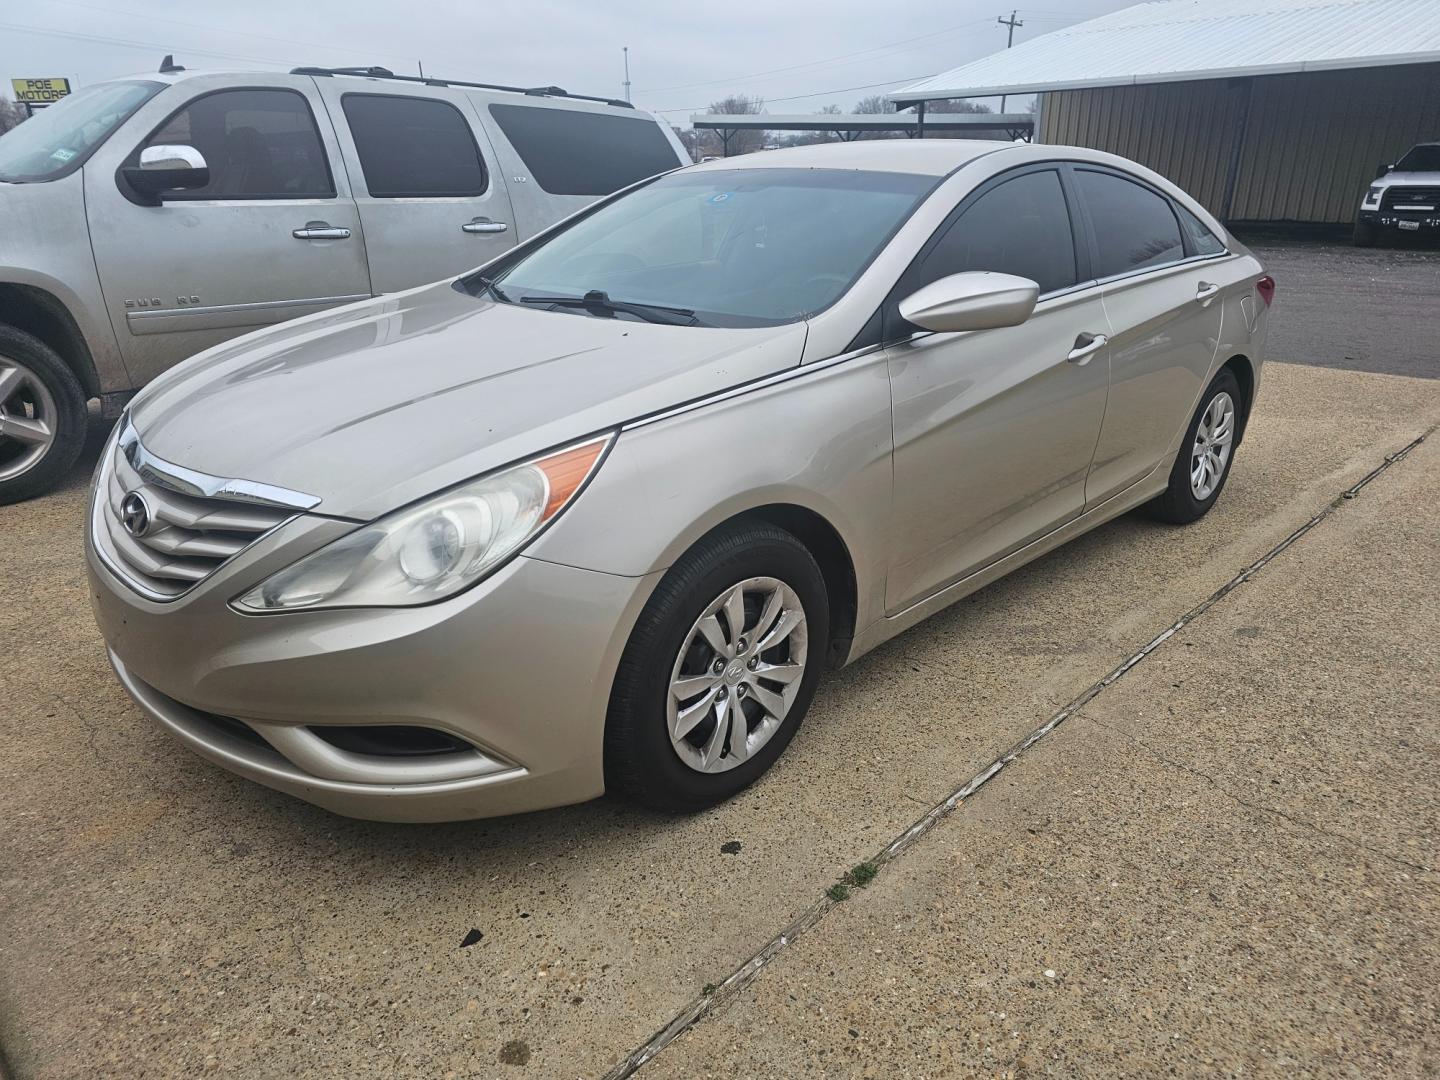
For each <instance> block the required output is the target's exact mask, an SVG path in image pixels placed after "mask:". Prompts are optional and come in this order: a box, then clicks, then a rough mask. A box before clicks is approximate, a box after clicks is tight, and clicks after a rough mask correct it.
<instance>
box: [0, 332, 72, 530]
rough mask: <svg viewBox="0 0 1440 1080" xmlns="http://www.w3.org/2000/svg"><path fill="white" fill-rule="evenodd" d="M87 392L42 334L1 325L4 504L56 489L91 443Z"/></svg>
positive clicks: (0, 490) (0, 486)
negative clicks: (87, 432) (87, 440)
mask: <svg viewBox="0 0 1440 1080" xmlns="http://www.w3.org/2000/svg"><path fill="white" fill-rule="evenodd" d="M85 420H86V411H85V392H84V390H82V389H81V387H80V381H79V380H78V379H77V378H75V373H74V372H73V371H71V370H70V369H69V368H68V367H66V366H65V362H64V361H63V360H61V359H60V357H59V356H58V355H56V353H55V350H53V349H51V348H50V347H49V346H48V345H46V344H45V343H44V342H43V341H41V340H40V339H39V338H37V337H34V336H33V335H31V334H27V333H25V332H24V331H23V330H16V329H15V328H14V327H11V326H0V505H4V504H6V503H13V502H19V501H20V500H21V499H29V498H31V497H33V496H35V495H39V494H41V493H42V492H45V491H48V490H49V489H50V488H52V487H54V486H55V485H56V484H57V483H59V482H60V480H61V479H63V478H64V476H65V474H66V473H67V472H69V471H70V466H72V465H74V464H75V459H76V458H78V457H79V456H80V450H81V449H82V447H84V445H85Z"/></svg>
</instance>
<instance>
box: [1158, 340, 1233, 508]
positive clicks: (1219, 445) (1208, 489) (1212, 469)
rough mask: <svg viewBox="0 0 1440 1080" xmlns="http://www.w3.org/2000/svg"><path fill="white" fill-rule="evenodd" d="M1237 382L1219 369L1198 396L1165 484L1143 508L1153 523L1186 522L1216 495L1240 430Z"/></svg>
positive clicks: (1223, 485)
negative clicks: (1154, 519) (1167, 482)
mask: <svg viewBox="0 0 1440 1080" xmlns="http://www.w3.org/2000/svg"><path fill="white" fill-rule="evenodd" d="M1240 401H1241V397H1240V383H1239V382H1238V381H1237V380H1236V378H1235V373H1234V372H1233V371H1231V370H1230V369H1229V368H1222V369H1221V370H1220V372H1219V373H1218V374H1217V375H1216V376H1215V378H1214V379H1212V380H1211V382H1210V385H1209V386H1208V387H1207V388H1206V390H1205V393H1204V394H1202V395H1201V397H1200V406H1199V408H1197V409H1196V410H1195V415H1194V417H1192V418H1191V420H1190V426H1189V427H1188V428H1187V429H1186V431H1185V441H1184V442H1183V443H1181V445H1180V453H1179V454H1177V455H1176V457H1175V465H1174V467H1173V468H1171V470H1170V484H1169V486H1168V487H1167V488H1166V489H1165V491H1164V493H1163V494H1162V495H1160V497H1159V498H1157V499H1155V500H1153V501H1151V502H1149V503H1147V504H1146V505H1145V511H1146V513H1148V514H1149V515H1150V516H1151V517H1153V518H1156V519H1157V520H1159V521H1168V522H1171V523H1172V524H1175V525H1186V524H1189V523H1190V522H1192V521H1195V520H1197V519H1199V518H1202V517H1204V516H1205V514H1206V513H1208V512H1209V510H1210V508H1211V507H1212V506H1214V505H1215V500H1216V499H1218V498H1220V492H1221V491H1222V490H1223V489H1224V487H1225V480H1226V479H1227V478H1228V477H1229V475H1230V464H1231V462H1232V461H1233V460H1234V456H1235V444H1236V439H1237V438H1238V436H1239V433H1240Z"/></svg>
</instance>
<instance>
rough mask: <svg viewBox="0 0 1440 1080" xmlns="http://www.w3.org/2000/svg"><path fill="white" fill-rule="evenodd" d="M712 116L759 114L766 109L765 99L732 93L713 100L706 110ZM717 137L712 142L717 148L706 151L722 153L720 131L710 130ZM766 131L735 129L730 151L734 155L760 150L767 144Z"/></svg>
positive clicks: (731, 136)
mask: <svg viewBox="0 0 1440 1080" xmlns="http://www.w3.org/2000/svg"><path fill="white" fill-rule="evenodd" d="M705 111H706V112H707V113H710V114H711V115H712V116H715V115H720V116H758V115H759V114H760V113H762V112H764V111H765V99H764V98H760V97H746V96H745V95H744V94H731V95H730V96H729V97H725V98H721V99H720V100H719V101H712V102H711V103H710V107H709V108H708V109H706V110H705ZM709 134H711V135H713V136H714V137H715V138H714V140H713V142H712V143H711V144H710V145H712V146H714V148H715V149H713V150H711V149H706V151H705V152H706V153H707V154H710V153H716V154H718V153H721V152H722V150H721V146H722V142H723V140H722V139H721V138H720V137H719V134H720V133H719V132H710V133H709ZM765 135H766V132H764V131H751V130H735V131H732V132H731V133H730V140H729V152H730V155H731V156H732V157H733V156H734V155H736V154H749V153H751V152H753V151H755V150H759V149H760V148H761V147H762V146H764V145H765Z"/></svg>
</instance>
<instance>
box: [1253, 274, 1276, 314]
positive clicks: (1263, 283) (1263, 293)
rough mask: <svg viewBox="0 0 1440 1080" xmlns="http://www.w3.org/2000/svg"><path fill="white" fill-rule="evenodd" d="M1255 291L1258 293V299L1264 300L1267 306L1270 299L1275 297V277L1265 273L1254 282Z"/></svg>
mask: <svg viewBox="0 0 1440 1080" xmlns="http://www.w3.org/2000/svg"><path fill="white" fill-rule="evenodd" d="M1255 291H1256V292H1257V293H1259V294H1260V299H1261V300H1264V301H1265V306H1266V307H1269V306H1270V301H1272V300H1274V299H1275V279H1274V278H1273V277H1271V276H1270V275H1269V274H1266V275H1265V276H1264V277H1262V278H1261V279H1260V280H1259V281H1257V282H1255Z"/></svg>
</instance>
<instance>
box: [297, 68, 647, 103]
mask: <svg viewBox="0 0 1440 1080" xmlns="http://www.w3.org/2000/svg"><path fill="white" fill-rule="evenodd" d="M290 74H291V75H317V76H329V75H354V76H356V77H358V78H362V79H394V80H395V81H396V82H411V83H420V84H421V85H422V86H470V87H474V88H475V89H477V90H504V91H507V92H508V93H512V94H529V95H530V96H531V97H564V98H574V99H575V100H577V101H599V102H603V103H604V104H606V105H614V106H616V107H617V108H621V109H633V108H634V107H635V106H634V105H632V104H630V102H628V101H620V100H618V99H617V98H607V97H596V96H594V95H593V94H571V93H569V92H567V91H565V90H562V89H560V87H558V86H501V85H499V84H498V83H483V82H467V81H465V80H464V79H436V78H432V77H430V76H428V75H396V74H395V73H394V72H393V71H391V70H390V69H389V68H383V67H336V68H324V67H297V68H291V69H290Z"/></svg>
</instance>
